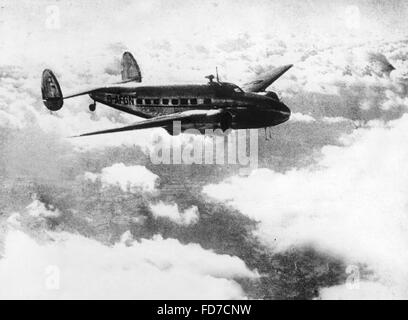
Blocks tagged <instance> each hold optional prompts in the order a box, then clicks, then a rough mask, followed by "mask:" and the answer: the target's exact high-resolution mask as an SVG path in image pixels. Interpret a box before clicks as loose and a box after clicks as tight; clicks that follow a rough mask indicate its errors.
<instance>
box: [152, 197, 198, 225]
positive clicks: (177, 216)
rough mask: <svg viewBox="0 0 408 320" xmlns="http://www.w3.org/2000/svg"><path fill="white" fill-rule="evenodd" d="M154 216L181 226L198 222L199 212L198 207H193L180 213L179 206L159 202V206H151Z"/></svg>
mask: <svg viewBox="0 0 408 320" xmlns="http://www.w3.org/2000/svg"><path fill="white" fill-rule="evenodd" d="M150 208H151V210H152V213H153V216H154V217H156V218H158V217H160V218H168V219H170V220H171V221H173V222H175V223H177V224H181V225H190V224H194V223H197V222H198V219H199V212H198V208H197V207H196V206H192V207H190V208H188V209H186V210H184V211H182V212H180V211H179V208H178V205H177V204H176V203H175V204H165V203H163V202H159V203H157V204H153V205H150Z"/></svg>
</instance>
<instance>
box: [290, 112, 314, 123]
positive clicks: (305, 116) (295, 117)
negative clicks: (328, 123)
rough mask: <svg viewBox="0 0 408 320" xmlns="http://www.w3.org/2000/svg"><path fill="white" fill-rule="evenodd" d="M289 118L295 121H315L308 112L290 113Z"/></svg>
mask: <svg viewBox="0 0 408 320" xmlns="http://www.w3.org/2000/svg"><path fill="white" fill-rule="evenodd" d="M290 120H291V121H295V122H313V121H316V119H315V118H313V117H312V116H310V115H308V114H303V113H299V112H294V113H292V115H291V116H290Z"/></svg>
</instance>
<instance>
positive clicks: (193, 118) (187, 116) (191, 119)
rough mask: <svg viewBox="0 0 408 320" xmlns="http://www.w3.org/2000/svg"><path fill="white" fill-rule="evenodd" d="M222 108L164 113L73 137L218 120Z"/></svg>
mask: <svg viewBox="0 0 408 320" xmlns="http://www.w3.org/2000/svg"><path fill="white" fill-rule="evenodd" d="M222 113H223V111H222V110H219V109H218V110H189V111H184V112H180V113H174V114H171V115H164V116H158V117H155V118H151V119H147V120H142V121H139V122H137V123H134V124H131V125H128V126H124V127H119V128H113V129H107V130H101V131H94V132H88V133H83V134H80V135H78V136H74V137H85V136H92V135H97V134H105V133H114V132H122V131H131V130H140V129H150V128H160V127H161V128H165V127H170V126H172V125H173V121H183V122H188V123H200V122H209V121H214V122H216V121H219V118H220V116H221V115H222Z"/></svg>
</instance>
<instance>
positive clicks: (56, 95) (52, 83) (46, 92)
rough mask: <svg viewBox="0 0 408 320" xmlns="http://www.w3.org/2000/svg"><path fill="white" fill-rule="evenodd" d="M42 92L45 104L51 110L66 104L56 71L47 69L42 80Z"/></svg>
mask: <svg viewBox="0 0 408 320" xmlns="http://www.w3.org/2000/svg"><path fill="white" fill-rule="evenodd" d="M41 93H42V99H43V102H44V105H45V106H46V107H47V108H48V109H49V110H51V111H57V110H59V109H61V108H62V105H63V104H64V101H63V97H62V91H61V87H60V85H59V83H58V80H57V78H56V77H55V75H54V73H53V72H52V71H51V70H49V69H45V70H44V71H43V74H42V80H41Z"/></svg>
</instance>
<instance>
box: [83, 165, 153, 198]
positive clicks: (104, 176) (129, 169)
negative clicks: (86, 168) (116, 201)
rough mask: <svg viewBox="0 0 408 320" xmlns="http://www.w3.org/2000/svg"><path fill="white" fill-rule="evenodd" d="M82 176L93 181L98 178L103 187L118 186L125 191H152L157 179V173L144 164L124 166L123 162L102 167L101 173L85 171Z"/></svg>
mask: <svg viewBox="0 0 408 320" xmlns="http://www.w3.org/2000/svg"><path fill="white" fill-rule="evenodd" d="M84 177H85V179H88V180H91V181H93V182H95V181H97V180H98V179H99V180H100V181H101V183H102V186H103V187H105V188H106V187H109V186H119V187H120V188H121V189H122V190H123V191H125V192H126V191H130V192H136V191H138V190H141V191H147V192H153V191H155V187H156V183H157V182H158V180H159V177H158V176H157V175H155V174H154V173H152V172H151V171H149V170H148V169H146V168H145V167H144V166H140V165H135V166H126V165H124V164H123V163H115V164H113V165H112V166H110V167H106V168H103V169H102V171H101V173H91V172H85V174H84Z"/></svg>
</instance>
